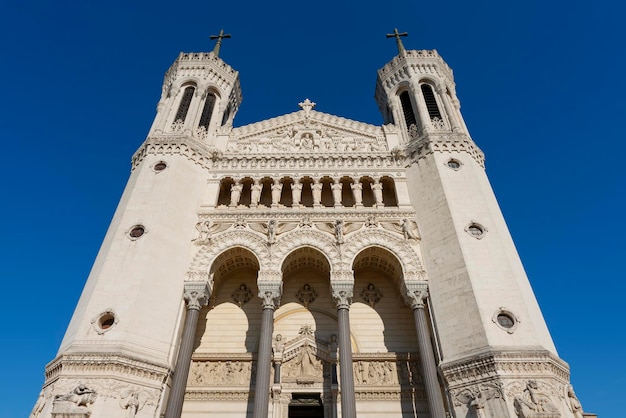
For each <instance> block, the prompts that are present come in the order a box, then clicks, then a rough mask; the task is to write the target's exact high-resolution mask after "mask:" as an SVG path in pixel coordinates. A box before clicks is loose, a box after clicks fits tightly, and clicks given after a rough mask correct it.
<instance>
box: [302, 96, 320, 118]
mask: <svg viewBox="0 0 626 418" xmlns="http://www.w3.org/2000/svg"><path fill="white" fill-rule="evenodd" d="M315 104H316V103H315V102H312V101H310V100H309V99H304V101H303V102H300V103H298V106H300V107H301V108H302V110H304V117H305V118H307V119H308V117H309V115H310V113H311V109H313V108H314V107H315Z"/></svg>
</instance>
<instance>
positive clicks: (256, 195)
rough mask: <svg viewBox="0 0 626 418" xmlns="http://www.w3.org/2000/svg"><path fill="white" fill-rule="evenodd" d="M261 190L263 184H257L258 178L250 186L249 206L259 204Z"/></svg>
mask: <svg viewBox="0 0 626 418" xmlns="http://www.w3.org/2000/svg"><path fill="white" fill-rule="evenodd" d="M261 190H263V186H261V185H260V184H259V181H258V180H256V181H255V182H254V184H253V185H252V186H250V206H252V207H254V206H258V205H259V200H261Z"/></svg>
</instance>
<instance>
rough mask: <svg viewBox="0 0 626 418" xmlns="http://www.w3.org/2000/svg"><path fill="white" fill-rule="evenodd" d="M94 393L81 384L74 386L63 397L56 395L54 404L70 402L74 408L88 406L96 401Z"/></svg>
mask: <svg viewBox="0 0 626 418" xmlns="http://www.w3.org/2000/svg"><path fill="white" fill-rule="evenodd" d="M97 396H98V395H97V394H96V391H95V390H93V389H89V388H88V387H87V386H86V385H85V384H83V383H81V384H79V385H78V386H76V387H75V388H74V389H73V390H72V391H71V392H70V393H68V394H65V395H57V396H55V398H54V402H55V403H56V402H63V401H65V402H72V403H74V404H76V406H87V407H88V406H89V405H91V404H92V403H94V402H95V401H96V397H97Z"/></svg>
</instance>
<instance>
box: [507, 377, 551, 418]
mask: <svg viewBox="0 0 626 418" xmlns="http://www.w3.org/2000/svg"><path fill="white" fill-rule="evenodd" d="M513 405H514V406H515V412H516V413H517V415H518V416H519V417H520V418H529V417H531V416H534V415H536V413H537V412H549V413H558V412H559V410H558V408H557V407H556V405H554V403H553V402H552V400H551V399H550V397H549V396H548V395H546V394H545V393H543V392H542V391H541V390H540V389H539V385H538V383H537V382H536V381H535V380H530V381H529V382H528V383H527V384H526V389H524V392H523V393H522V394H520V395H517V396H516V397H515V400H514V401H513Z"/></svg>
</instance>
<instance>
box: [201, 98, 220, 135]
mask: <svg viewBox="0 0 626 418" xmlns="http://www.w3.org/2000/svg"><path fill="white" fill-rule="evenodd" d="M215 100H216V97H215V94H213V93H207V96H206V100H205V102H204V109H202V115H201V116H200V124H199V126H201V127H203V128H205V129H209V124H210V123H211V116H212V115H213V108H214V107H215Z"/></svg>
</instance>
